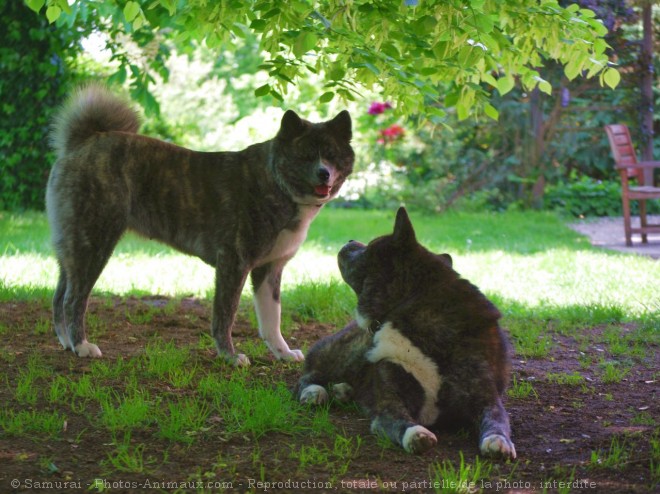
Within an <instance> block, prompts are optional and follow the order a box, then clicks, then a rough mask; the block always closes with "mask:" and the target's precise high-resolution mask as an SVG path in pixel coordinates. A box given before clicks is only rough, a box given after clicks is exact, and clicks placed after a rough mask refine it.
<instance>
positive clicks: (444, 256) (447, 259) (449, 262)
mask: <svg viewBox="0 0 660 494" xmlns="http://www.w3.org/2000/svg"><path fill="white" fill-rule="evenodd" d="M436 257H437V258H438V259H440V260H441V261H442V262H443V263H445V265H446V266H449V267H450V268H453V267H454V260H453V259H452V258H451V256H450V255H449V254H437V255H436Z"/></svg>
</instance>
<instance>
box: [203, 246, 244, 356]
mask: <svg viewBox="0 0 660 494" xmlns="http://www.w3.org/2000/svg"><path fill="white" fill-rule="evenodd" d="M248 272H249V268H248V267H247V265H246V263H244V262H242V260H241V259H240V258H239V256H237V255H236V254H234V253H231V252H230V251H229V250H224V249H221V250H220V251H219V252H218V261H217V264H216V269H215V297H214V299H213V320H212V322H211V333H212V335H213V339H214V340H215V346H216V348H217V349H218V356H219V357H223V358H225V359H227V360H228V361H230V362H232V363H233V364H234V365H237V366H247V365H250V360H249V359H248V358H247V357H246V356H245V355H244V354H242V353H239V354H237V353H236V352H235V350H234V344H233V342H232V338H231V331H232V328H233V327H234V320H235V319H236V311H237V310H238V304H239V302H240V299H241V292H242V291H243V285H245V280H246V279H247V275H248Z"/></svg>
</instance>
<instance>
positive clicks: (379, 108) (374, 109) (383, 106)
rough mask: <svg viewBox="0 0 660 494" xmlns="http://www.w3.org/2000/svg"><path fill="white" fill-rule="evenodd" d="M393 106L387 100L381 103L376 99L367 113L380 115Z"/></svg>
mask: <svg viewBox="0 0 660 494" xmlns="http://www.w3.org/2000/svg"><path fill="white" fill-rule="evenodd" d="M391 108H392V104H391V103H389V102H388V101H386V102H385V103H379V102H377V101H374V102H373V103H371V106H370V107H369V110H368V111H367V113H368V114H369V115H380V114H381V113H385V110H389V109H391Z"/></svg>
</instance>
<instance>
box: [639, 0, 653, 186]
mask: <svg viewBox="0 0 660 494" xmlns="http://www.w3.org/2000/svg"><path fill="white" fill-rule="evenodd" d="M642 26H643V29H644V36H643V38H642V49H641V52H640V56H639V62H640V66H641V73H642V78H641V79H642V80H641V95H642V101H641V112H640V117H641V129H642V145H641V148H640V149H641V157H642V160H643V161H651V160H653V79H654V77H653V76H654V73H653V2H652V1H650V0H648V1H646V2H644V4H643V6H642ZM644 179H645V183H647V184H653V170H651V169H649V170H646V171H645V177H644Z"/></svg>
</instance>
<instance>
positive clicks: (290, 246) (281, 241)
mask: <svg viewBox="0 0 660 494" xmlns="http://www.w3.org/2000/svg"><path fill="white" fill-rule="evenodd" d="M299 207H300V212H299V213H298V218H297V220H299V223H298V228H296V229H295V230H282V231H281V232H280V233H279V234H278V235H277V239H276V240H275V243H274V244H273V248H272V249H270V252H268V254H266V255H265V256H264V257H263V258H262V259H259V265H263V264H267V263H269V262H273V261H279V260H288V259H291V258H292V257H293V256H294V255H295V253H296V252H297V251H298V247H300V245H301V244H302V243H303V242H304V241H305V238H307V230H309V225H310V224H311V223H312V220H313V219H314V217H315V216H316V215H317V214H318V212H319V211H320V210H321V208H319V207H316V206H299Z"/></svg>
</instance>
